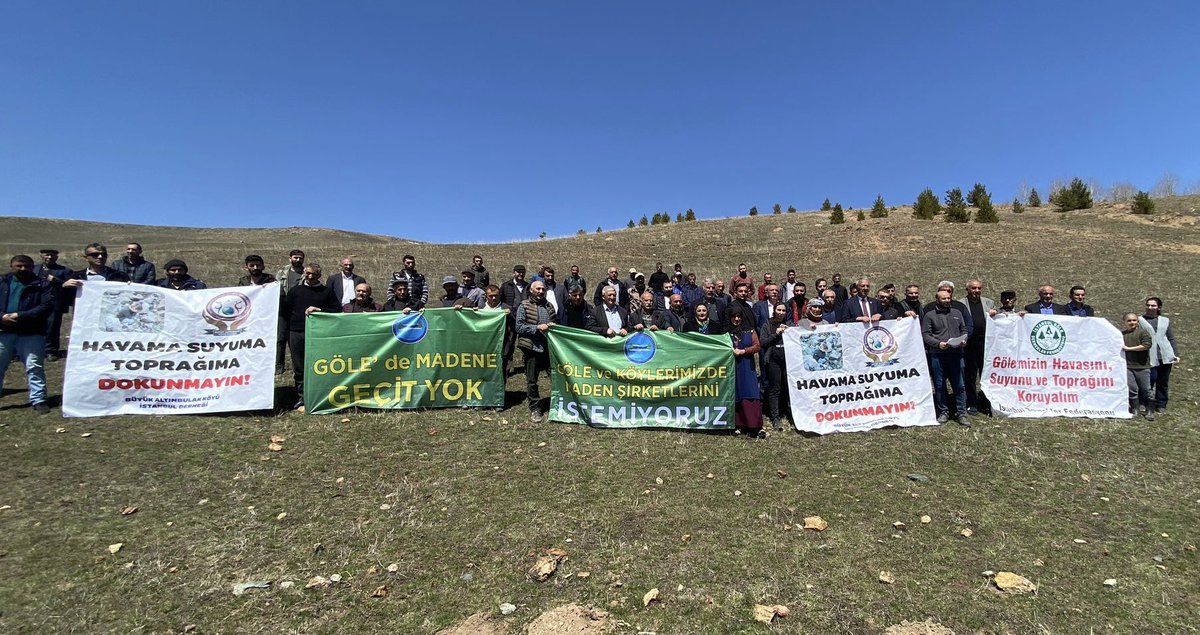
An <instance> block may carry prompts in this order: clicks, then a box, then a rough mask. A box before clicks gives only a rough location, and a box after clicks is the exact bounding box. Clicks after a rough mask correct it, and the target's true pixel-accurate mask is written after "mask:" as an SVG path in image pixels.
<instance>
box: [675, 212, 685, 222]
mask: <svg viewBox="0 0 1200 635" xmlns="http://www.w3.org/2000/svg"><path fill="white" fill-rule="evenodd" d="M675 222H676V223H682V222H683V212H676V213H675Z"/></svg>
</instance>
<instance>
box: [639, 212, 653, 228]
mask: <svg viewBox="0 0 1200 635" xmlns="http://www.w3.org/2000/svg"><path fill="white" fill-rule="evenodd" d="M649 224H650V221H649V220H647V219H646V215H645V214H642V220H640V221H638V225H641V226H642V227H645V226H647V225H649Z"/></svg>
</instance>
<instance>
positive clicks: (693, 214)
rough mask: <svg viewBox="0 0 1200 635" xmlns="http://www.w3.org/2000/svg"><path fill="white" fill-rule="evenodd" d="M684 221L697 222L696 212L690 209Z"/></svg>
mask: <svg viewBox="0 0 1200 635" xmlns="http://www.w3.org/2000/svg"><path fill="white" fill-rule="evenodd" d="M683 220H696V212H693V211H692V208H690V207H689V208H688V211H687V213H686V214H684V215H683Z"/></svg>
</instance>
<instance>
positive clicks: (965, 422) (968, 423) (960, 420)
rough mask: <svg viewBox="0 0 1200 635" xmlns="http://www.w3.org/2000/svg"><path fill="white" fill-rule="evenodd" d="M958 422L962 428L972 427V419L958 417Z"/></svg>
mask: <svg viewBox="0 0 1200 635" xmlns="http://www.w3.org/2000/svg"><path fill="white" fill-rule="evenodd" d="M957 421H958V425H960V426H962V427H964V428H970V427H971V420H970V419H968V418H966V417H964V416H960V417H958V419H957Z"/></svg>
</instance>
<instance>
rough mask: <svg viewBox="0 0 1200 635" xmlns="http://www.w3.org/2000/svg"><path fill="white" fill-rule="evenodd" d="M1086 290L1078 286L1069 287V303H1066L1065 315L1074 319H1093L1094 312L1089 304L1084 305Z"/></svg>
mask: <svg viewBox="0 0 1200 635" xmlns="http://www.w3.org/2000/svg"><path fill="white" fill-rule="evenodd" d="M1086 298H1087V289H1084V288H1083V287H1081V286H1079V285H1075V286H1073V287H1071V301H1070V302H1068V303H1067V307H1066V308H1067V314H1068V315H1074V316H1075V317H1095V316H1096V311H1095V309H1093V308H1092V305H1090V304H1084V303H1083V301H1084V300H1085V299H1086Z"/></svg>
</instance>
